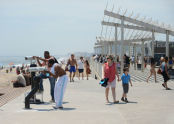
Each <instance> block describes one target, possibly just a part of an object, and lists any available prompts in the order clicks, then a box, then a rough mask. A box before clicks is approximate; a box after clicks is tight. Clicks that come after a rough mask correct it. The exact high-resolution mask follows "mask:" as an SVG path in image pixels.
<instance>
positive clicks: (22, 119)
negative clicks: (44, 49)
mask: <svg viewBox="0 0 174 124" xmlns="http://www.w3.org/2000/svg"><path fill="white" fill-rule="evenodd" d="M98 82H99V81H98V80H94V79H92V78H90V80H88V81H87V80H80V81H79V80H78V79H75V82H74V83H68V86H67V90H66V92H65V97H64V104H63V106H64V109H63V110H54V109H53V108H52V106H54V105H55V104H54V103H50V102H49V100H50V98H51V97H50V95H49V81H48V80H45V81H44V87H45V91H44V102H45V103H44V104H40V105H34V104H31V108H32V109H30V110H25V109H24V94H22V95H21V96H19V97H18V98H16V99H15V100H13V101H11V102H9V103H7V104H6V105H4V106H2V107H1V108H0V124H174V90H170V91H167V90H164V89H163V87H162V86H161V83H148V84H147V83H145V82H144V83H143V82H133V87H130V92H129V94H128V100H129V101H130V103H127V104H125V103H123V102H121V101H120V103H119V104H112V97H111V96H112V95H111V92H110V94H109V96H110V101H111V103H110V104H106V103H105V96H104V91H105V89H104V88H102V87H100V86H99V84H98ZM169 87H171V88H172V89H174V83H171V82H170V83H169ZM116 90H117V91H116V92H117V99H119V100H120V98H121V95H122V87H121V82H119V83H117V89H116ZM39 97H40V96H39V95H37V98H39Z"/></svg>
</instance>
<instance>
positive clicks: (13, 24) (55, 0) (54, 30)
mask: <svg viewBox="0 0 174 124" xmlns="http://www.w3.org/2000/svg"><path fill="white" fill-rule="evenodd" d="M107 3H108V7H107V8H108V10H111V9H112V6H113V4H114V8H115V11H117V10H118V8H121V9H122V10H126V9H127V12H128V13H131V12H132V11H133V12H134V13H135V15H136V14H140V15H141V16H142V17H144V16H146V17H149V18H150V17H152V18H153V20H158V21H159V22H165V23H166V24H171V25H173V26H174V14H173V13H174V8H173V6H174V1H173V0H0V56H32V55H40V56H41V55H43V52H44V51H45V50H48V51H50V53H51V54H52V55H66V54H67V53H75V52H93V51H94V50H93V47H94V43H95V42H96V36H99V35H100V32H101V21H102V20H103V15H104V9H105V8H106V4H107Z"/></svg>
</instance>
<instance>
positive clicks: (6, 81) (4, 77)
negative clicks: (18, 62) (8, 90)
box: [0, 69, 16, 89]
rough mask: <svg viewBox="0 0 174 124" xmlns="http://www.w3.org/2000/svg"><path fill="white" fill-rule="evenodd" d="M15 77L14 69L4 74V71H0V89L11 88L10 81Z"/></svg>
mask: <svg viewBox="0 0 174 124" xmlns="http://www.w3.org/2000/svg"><path fill="white" fill-rule="evenodd" d="M15 77H16V72H15V69H13V70H12V72H9V73H6V69H2V70H0V89H3V88H5V87H8V86H12V83H11V80H14V78H15Z"/></svg>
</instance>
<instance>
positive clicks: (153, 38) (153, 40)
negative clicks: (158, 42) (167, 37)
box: [152, 31, 155, 57]
mask: <svg viewBox="0 0 174 124" xmlns="http://www.w3.org/2000/svg"><path fill="white" fill-rule="evenodd" d="M154 42H155V34H154V31H152V57H154Z"/></svg>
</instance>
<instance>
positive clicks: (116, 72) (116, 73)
mask: <svg viewBox="0 0 174 124" xmlns="http://www.w3.org/2000/svg"><path fill="white" fill-rule="evenodd" d="M115 75H117V78H118V81H120V78H119V75H118V71H117V67H116V63H115Z"/></svg>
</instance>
